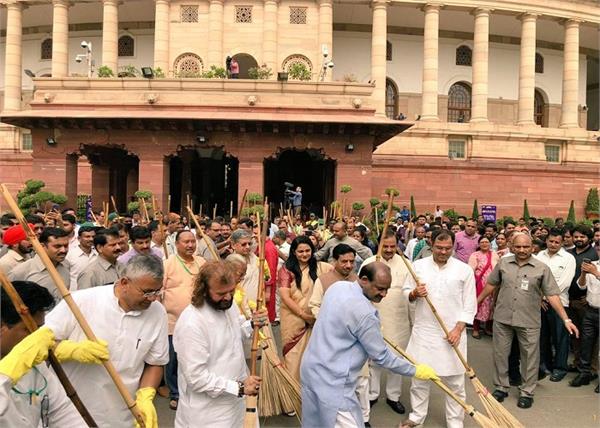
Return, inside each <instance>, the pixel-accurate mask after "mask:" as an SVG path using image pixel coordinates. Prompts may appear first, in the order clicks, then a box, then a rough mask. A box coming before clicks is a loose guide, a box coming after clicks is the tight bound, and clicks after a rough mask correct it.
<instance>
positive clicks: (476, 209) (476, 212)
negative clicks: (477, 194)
mask: <svg viewBox="0 0 600 428" xmlns="http://www.w3.org/2000/svg"><path fill="white" fill-rule="evenodd" d="M471 217H473V218H474V219H475V220H477V217H479V207H478V204H477V199H475V200H474V201H473V212H472V213H471Z"/></svg>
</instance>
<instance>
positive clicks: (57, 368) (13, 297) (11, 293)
mask: <svg viewBox="0 0 600 428" xmlns="http://www.w3.org/2000/svg"><path fill="white" fill-rule="evenodd" d="M0 282H2V288H4V291H6V294H7V295H8V297H9V298H10V301H11V302H12V304H13V306H14V307H15V309H16V310H17V312H18V314H19V316H20V317H21V320H22V321H23V324H25V327H27V330H29V332H30V333H33V332H34V331H36V330H37V329H38V325H37V322H35V320H34V319H33V316H32V315H31V313H30V312H29V308H28V307H27V305H25V303H24V302H23V299H21V296H20V295H19V293H17V290H15V287H14V286H13V285H12V283H11V282H10V281H9V280H8V277H7V276H6V274H5V273H4V271H3V270H2V269H0ZM48 362H49V363H50V365H51V366H52V368H53V369H54V373H56V376H57V377H58V380H59V381H60V383H61V385H62V386H63V388H64V389H65V393H66V394H67V397H69V398H70V399H71V401H72V402H73V405H74V406H75V408H76V409H77V411H78V412H79V414H80V415H81V417H82V418H83V420H84V421H85V423H86V424H87V425H88V426H89V427H97V426H98V424H96V421H94V418H93V417H92V415H91V414H90V412H89V411H88V409H87V408H86V407H85V404H83V402H82V401H81V399H80V398H79V395H77V391H76V390H75V388H74V387H73V384H72V383H71V381H70V380H69V378H68V377H67V374H66V373H65V371H64V369H63V368H62V366H61V365H60V362H59V361H58V359H57V358H56V355H54V351H53V350H52V349H48Z"/></svg>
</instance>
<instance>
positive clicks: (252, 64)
mask: <svg viewBox="0 0 600 428" xmlns="http://www.w3.org/2000/svg"><path fill="white" fill-rule="evenodd" d="M233 58H235V60H236V61H237V62H238V64H239V66H240V74H239V78H240V79H249V78H250V75H249V74H248V70H250V69H251V68H257V67H258V63H257V62H256V60H255V59H254V57H253V56H252V55H248V54H246V53H239V54H235V55H234V56H233Z"/></svg>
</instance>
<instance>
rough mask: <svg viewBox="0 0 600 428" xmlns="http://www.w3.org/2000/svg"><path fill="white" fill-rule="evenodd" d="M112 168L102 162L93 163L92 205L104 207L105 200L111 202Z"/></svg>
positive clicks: (96, 208)
mask: <svg viewBox="0 0 600 428" xmlns="http://www.w3.org/2000/svg"><path fill="white" fill-rule="evenodd" d="M109 193H110V168H109V167H108V166H106V165H102V164H92V205H93V207H94V209H95V210H98V211H100V210H101V209H102V203H103V202H110V195H109Z"/></svg>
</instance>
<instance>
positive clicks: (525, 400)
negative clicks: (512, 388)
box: [517, 396, 533, 409]
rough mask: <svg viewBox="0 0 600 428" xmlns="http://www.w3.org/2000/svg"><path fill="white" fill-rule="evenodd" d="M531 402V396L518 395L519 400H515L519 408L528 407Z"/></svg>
mask: <svg viewBox="0 0 600 428" xmlns="http://www.w3.org/2000/svg"><path fill="white" fill-rule="evenodd" d="M532 404H533V397H525V396H523V397H519V401H517V407H520V408H521V409H529V408H530V407H531V405H532Z"/></svg>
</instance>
